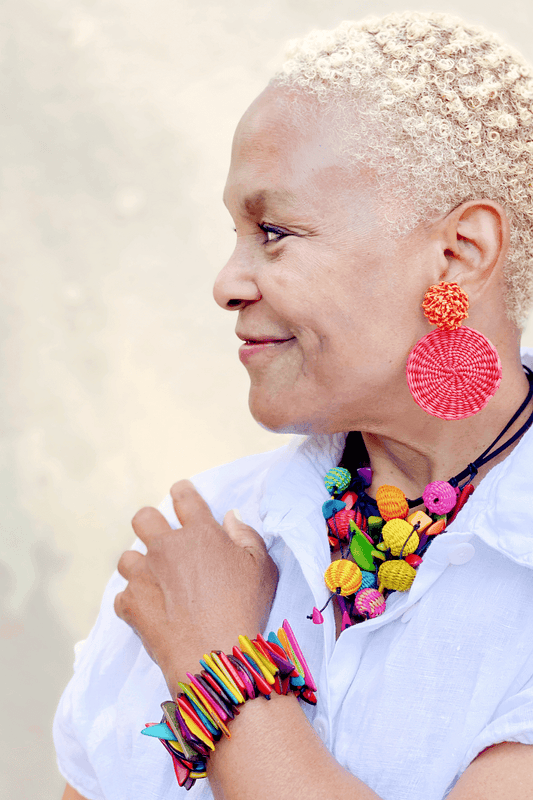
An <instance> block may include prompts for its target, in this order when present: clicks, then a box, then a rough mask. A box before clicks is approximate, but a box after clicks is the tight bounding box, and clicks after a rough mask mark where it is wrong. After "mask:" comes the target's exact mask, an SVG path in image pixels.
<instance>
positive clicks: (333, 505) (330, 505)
mask: <svg viewBox="0 0 533 800" xmlns="http://www.w3.org/2000/svg"><path fill="white" fill-rule="evenodd" d="M343 508H346V503H343V502H342V500H326V502H325V503H323V505H322V513H323V515H324V519H330V518H331V517H333V516H334V515H335V514H336V513H337V511H340V510H341V509H343Z"/></svg>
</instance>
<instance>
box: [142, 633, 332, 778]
mask: <svg viewBox="0 0 533 800" xmlns="http://www.w3.org/2000/svg"><path fill="white" fill-rule="evenodd" d="M239 645H240V646H239V647H234V648H233V653H232V655H226V654H225V653H221V652H220V651H219V650H213V652H212V653H211V654H210V655H204V657H203V659H200V664H201V666H202V667H203V669H202V671H201V672H200V673H198V674H196V675H191V674H190V673H189V672H188V673H187V677H188V678H189V681H190V683H179V684H178V686H179V687H180V689H181V691H180V693H179V694H178V696H177V698H176V701H175V702H173V701H172V700H167V701H165V702H164V703H161V708H162V709H163V719H162V720H161V722H160V723H157V722H148V723H147V724H146V727H145V729H144V730H143V731H141V732H142V733H144V734H146V735H147V736H155V737H156V738H157V739H159V740H160V741H161V743H162V744H163V745H164V747H165V748H166V749H167V750H168V752H169V753H170V755H171V756H172V763H173V765H174V772H175V773H176V778H177V780H178V783H179V785H180V786H184V787H185V788H186V789H187V790H189V789H190V788H191V787H192V786H194V784H195V782H196V780H197V779H198V778H205V777H206V774H207V772H206V769H207V761H208V759H209V756H210V754H211V752H212V751H213V750H214V749H215V742H218V740H219V739H220V738H221V736H222V735H224V736H226V737H228V738H231V733H230V731H229V729H228V726H227V724H226V723H228V722H229V721H230V720H232V719H233V718H234V717H236V716H238V714H239V711H238V706H240V705H242V704H243V703H245V702H246V700H252V699H254V698H255V697H259V696H260V695H262V696H263V697H264V698H265V699H266V700H270V695H271V693H272V690H274V691H275V692H277V694H289V692H292V693H294V694H295V695H296V696H297V697H298V698H299V699H300V700H304V701H305V702H306V703H309V704H310V705H316V696H315V692H316V691H317V687H316V684H315V682H314V680H313V676H312V675H311V672H310V670H309V667H308V666H307V662H306V660H305V658H304V655H303V653H302V651H301V649H300V646H299V644H298V642H297V641H296V637H295V635H294V633H293V631H292V628H291V626H290V625H289V623H288V622H287V620H285V621H284V622H283V627H281V628H279V630H278V633H277V635H276V634H275V633H269V634H268V637H267V638H266V639H264V638H263V637H262V636H261V634H258V636H257V638H256V639H254V640H253V641H251V640H250V639H248V637H247V636H239Z"/></svg>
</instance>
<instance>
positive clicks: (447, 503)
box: [422, 481, 457, 514]
mask: <svg viewBox="0 0 533 800" xmlns="http://www.w3.org/2000/svg"><path fill="white" fill-rule="evenodd" d="M422 499H423V501H424V505H425V506H426V508H427V510H428V511H429V512H430V513H431V514H447V513H448V512H449V511H451V510H452V508H453V507H454V505H455V504H456V502H457V493H456V491H455V489H454V487H453V486H450V484H449V483H448V482H447V481H433V483H428V485H427V486H426V488H425V489H424V493H423V495H422Z"/></svg>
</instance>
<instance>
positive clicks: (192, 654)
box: [115, 481, 278, 696]
mask: <svg viewBox="0 0 533 800" xmlns="http://www.w3.org/2000/svg"><path fill="white" fill-rule="evenodd" d="M171 495H172V500H173V502H174V508H175V511H176V515H177V517H178V519H179V521H180V522H181V524H182V526H183V527H182V528H180V529H179V530H177V531H176V530H172V529H171V527H170V525H169V524H168V522H167V521H166V520H165V518H164V517H163V515H162V514H160V513H159V511H157V510H156V509H155V508H143V509H141V510H140V511H138V512H137V514H136V515H135V517H134V518H133V521H132V525H133V529H134V531H135V533H136V534H137V536H138V537H139V539H141V540H142V541H143V542H144V544H145V545H146V547H147V554H146V555H145V556H144V555H142V554H141V553H138V552H136V551H133V550H128V551H126V552H125V553H123V554H122V556H121V558H120V561H119V564H118V571H119V572H120V574H121V575H122V576H123V577H124V578H126V579H127V581H128V585H127V586H126V588H125V590H124V591H123V592H120V593H119V594H118V595H117V596H116V599H115V611H116V613H117V615H118V616H119V617H121V619H123V620H124V621H125V622H127V623H128V625H131V627H132V628H133V629H134V630H135V632H136V633H137V634H138V635H139V636H140V638H141V640H142V642H143V644H144V646H145V648H146V650H147V652H148V653H149V655H150V656H151V657H152V658H153V659H154V661H155V662H156V663H157V664H158V665H159V666H160V668H161V670H162V672H163V674H164V676H165V679H166V681H167V684H168V686H169V689H170V691H171V692H172V695H173V696H174V694H175V693H176V691H177V681H179V680H187V679H186V675H185V673H186V672H187V671H191V672H197V671H198V661H199V659H200V658H201V657H202V655H203V654H204V653H206V652H210V651H211V650H215V649H218V650H223V651H224V652H231V648H232V647H233V645H235V644H237V638H238V636H239V634H245V635H247V636H250V637H251V638H253V637H255V636H256V635H257V633H258V631H262V630H264V627H265V626H266V623H267V620H268V615H269V612H270V607H271V605H272V600H273V598H274V593H275V590H276V585H277V580H278V572H277V568H276V565H275V564H274V562H273V561H272V559H271V558H270V556H269V555H268V553H267V551H266V548H265V544H264V542H263V540H262V539H261V537H260V536H259V534H258V533H256V531H254V530H253V528H250V526H249V525H246V524H245V523H243V522H241V521H240V520H238V519H237V517H236V516H235V515H234V514H233V512H231V511H230V512H228V513H227V514H226V517H225V519H224V522H223V524H222V525H219V524H218V523H217V522H216V521H215V519H214V518H213V515H212V514H211V511H210V509H209V506H208V505H207V503H206V502H205V500H203V499H202V497H201V496H200V495H199V494H198V492H197V491H196V489H195V488H194V486H193V485H192V483H190V481H179V482H178V483H176V484H174V486H173V487H172V489H171Z"/></svg>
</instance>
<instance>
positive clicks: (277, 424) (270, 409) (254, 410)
mask: <svg viewBox="0 0 533 800" xmlns="http://www.w3.org/2000/svg"><path fill="white" fill-rule="evenodd" d="M249 407H250V412H251V414H252V417H253V418H254V419H255V421H256V422H257V423H258V425H260V426H261V427H262V428H265V430H267V431H272V433H298V434H305V435H309V434H312V433H324V432H325V431H324V430H319V429H318V428H320V427H321V426H320V425H319V426H317V424H316V420H315V421H313V419H312V415H309V416H308V415H305V414H304V413H302V412H303V408H302V403H301V402H300V403H299V402H298V399H297V398H294V397H292V398H290V399H289V398H284V397H283V396H282V395H281V393H280V394H279V395H277V396H276V395H267V396H265V395H264V394H263V393H262V392H259V391H254V389H253V387H252V389H251V390H250V396H249Z"/></svg>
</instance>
